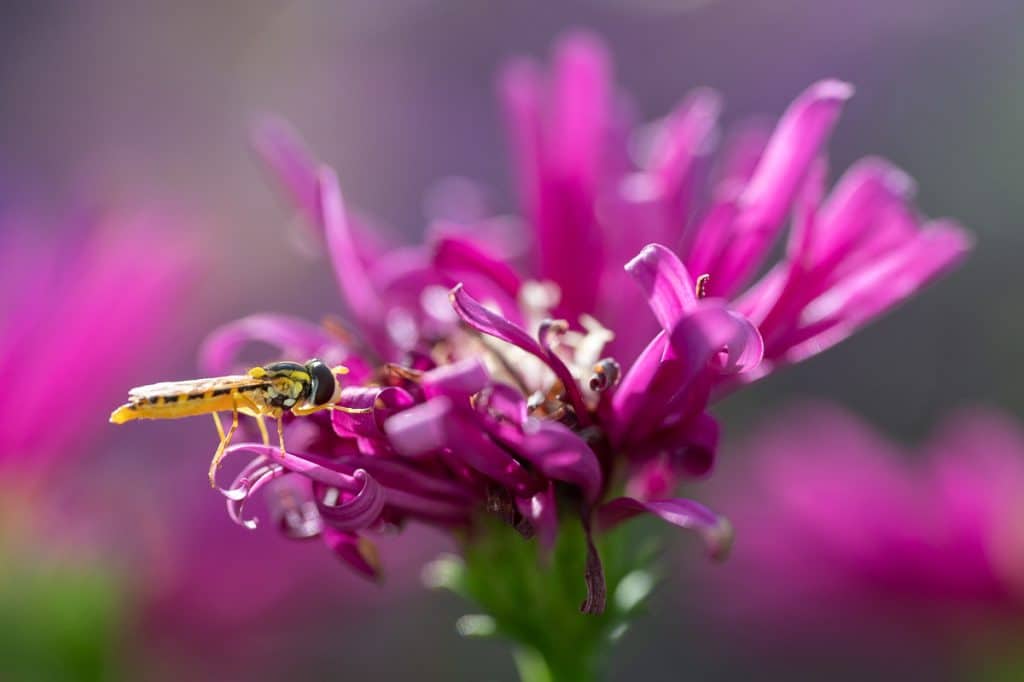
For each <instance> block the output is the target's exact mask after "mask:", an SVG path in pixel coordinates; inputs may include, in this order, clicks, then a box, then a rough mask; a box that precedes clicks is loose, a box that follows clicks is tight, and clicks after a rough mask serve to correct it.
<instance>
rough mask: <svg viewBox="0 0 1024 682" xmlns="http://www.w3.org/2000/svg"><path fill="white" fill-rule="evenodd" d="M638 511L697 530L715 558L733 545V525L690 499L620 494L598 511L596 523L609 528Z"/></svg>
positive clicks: (638, 512) (722, 556)
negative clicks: (637, 497)
mask: <svg viewBox="0 0 1024 682" xmlns="http://www.w3.org/2000/svg"><path fill="white" fill-rule="evenodd" d="M640 514H653V515H654V516H657V517H658V518H659V519H661V520H662V521H665V522H666V523H671V524H672V525H674V526H679V527H680V528H689V529H691V530H695V531H697V533H698V534H700V536H701V538H703V540H704V542H705V544H706V545H707V547H708V551H709V552H710V553H711V557H712V558H714V559H724V558H725V557H726V556H727V555H728V554H729V549H730V547H731V546H732V538H733V530H732V525H731V524H730V523H729V521H728V520H726V519H725V518H723V517H721V516H718V515H716V514H715V513H714V512H713V511H711V510H710V509H708V508H707V507H705V506H704V505H702V504H700V503H699V502H694V501H693V500H685V499H678V498H677V499H672V500H652V501H650V502H640V501H639V500H634V499H633V498H631V497H619V498H617V499H614V500H612V501H611V502H607V503H605V504H603V505H601V507H600V508H598V510H597V519H598V525H599V526H600V527H601V528H604V529H608V528H612V527H614V526H617V525H618V524H620V523H622V522H624V521H628V520H629V519H631V518H633V517H635V516H638V515H640Z"/></svg>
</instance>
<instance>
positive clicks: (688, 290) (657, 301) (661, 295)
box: [626, 244, 697, 330]
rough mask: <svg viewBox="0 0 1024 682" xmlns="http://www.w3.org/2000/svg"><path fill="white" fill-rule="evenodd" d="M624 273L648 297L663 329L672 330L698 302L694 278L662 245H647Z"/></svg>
mask: <svg viewBox="0 0 1024 682" xmlns="http://www.w3.org/2000/svg"><path fill="white" fill-rule="evenodd" d="M626 272H628V273H629V274H630V275H632V277H633V279H634V280H635V281H636V283H637V284H639V285H640V288H641V289H642V290H643V292H644V295H645V296H647V302H648V305H650V306H651V310H652V311H654V316H655V317H657V318H658V323H659V324H660V325H661V328H662V329H665V330H668V329H672V327H674V326H675V325H676V323H677V322H678V321H679V320H680V319H681V318H682V317H683V316H684V315H686V314H687V313H688V312H690V311H691V310H693V309H694V308H695V307H696V305H697V296H696V291H695V289H694V284H693V279H691V278H690V273H688V272H687V271H686V266H684V265H683V263H682V262H681V261H680V260H679V258H678V257H677V256H676V255H675V254H674V253H672V251H670V250H669V249H667V248H666V247H664V246H662V245H661V244H648V245H647V246H645V247H644V248H643V250H642V251H640V253H639V254H637V256H636V257H635V258H634V259H633V260H631V261H629V263H627V264H626Z"/></svg>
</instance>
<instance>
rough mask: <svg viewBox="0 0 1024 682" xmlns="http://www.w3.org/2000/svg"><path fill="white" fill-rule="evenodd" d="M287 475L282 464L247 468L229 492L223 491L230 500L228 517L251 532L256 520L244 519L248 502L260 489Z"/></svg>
mask: <svg viewBox="0 0 1024 682" xmlns="http://www.w3.org/2000/svg"><path fill="white" fill-rule="evenodd" d="M287 473H288V470H287V469H285V468H284V467H282V466H281V465H280V464H276V463H273V462H264V463H262V464H260V465H259V466H258V467H257V468H255V469H249V468H248V467H247V468H246V470H245V471H243V473H242V474H239V475H238V476H237V477H236V478H235V480H234V482H233V483H232V484H231V487H230V488H229V489H228V490H225V491H223V493H224V496H225V497H227V498H228V499H227V507H228V516H229V517H231V520H232V521H234V522H235V523H237V524H238V525H240V526H245V527H246V528H248V529H250V530H251V529H253V528H256V519H246V518H244V515H245V503H246V502H248V500H249V499H250V498H251V497H252V496H253V495H255V494H256V492H257V491H259V489H260V488H262V487H263V486H265V485H267V484H268V483H270V482H271V481H273V480H274V479H276V478H280V477H281V476H283V475H285V474H287Z"/></svg>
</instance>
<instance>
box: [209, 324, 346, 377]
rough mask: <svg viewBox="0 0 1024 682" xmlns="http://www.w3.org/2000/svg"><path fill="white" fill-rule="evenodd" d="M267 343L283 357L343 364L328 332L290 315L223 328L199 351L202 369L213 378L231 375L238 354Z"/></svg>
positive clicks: (337, 348)
mask: <svg viewBox="0 0 1024 682" xmlns="http://www.w3.org/2000/svg"><path fill="white" fill-rule="evenodd" d="M253 342H259V343H266V344H269V345H271V346H273V347H274V348H276V349H278V351H279V353H280V355H281V357H290V358H299V359H307V358H314V357H319V358H321V359H323V360H324V361H325V362H327V363H329V364H330V363H334V362H341V361H342V359H343V357H344V355H345V353H344V352H343V349H342V348H341V345H340V343H339V342H338V340H337V339H335V338H334V337H332V336H331V335H330V334H328V333H327V331H326V330H325V329H323V328H322V327H319V326H317V325H315V324H313V323H311V322H307V321H306V320H303V319H301V318H297V317H292V316H290V315H274V314H261V315H249V316H248V317H243V318H241V319H239V320H235V321H234V322H229V323H227V324H225V325H222V326H220V327H218V328H217V329H215V330H214V331H213V332H211V333H210V335H209V336H207V337H206V340H205V342H204V343H203V346H202V348H201V349H200V357H199V365H200V367H202V368H203V371H205V372H210V373H212V374H230V373H231V372H233V371H235V370H236V369H237V368H238V354H239V351H241V349H242V348H243V347H244V346H245V345H246V344H249V343H253Z"/></svg>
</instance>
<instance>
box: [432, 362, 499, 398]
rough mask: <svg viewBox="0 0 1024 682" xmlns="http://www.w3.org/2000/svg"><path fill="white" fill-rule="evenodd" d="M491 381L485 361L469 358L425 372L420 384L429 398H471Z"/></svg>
mask: <svg viewBox="0 0 1024 682" xmlns="http://www.w3.org/2000/svg"><path fill="white" fill-rule="evenodd" d="M489 381H490V375H489V374H488V373H487V368H486V367H484V365H483V363H482V362H481V361H480V360H478V359H477V358H469V359H466V360H461V361H459V362H456V363H453V364H451V365H442V366H440V367H438V368H436V369H432V370H430V371H429V372H424V373H423V376H422V377H421V378H420V386H421V387H422V388H423V395H424V396H426V397H427V398H428V399H429V398H434V397H436V396H439V395H449V396H452V397H464V398H469V397H470V396H471V395H473V394H474V393H478V392H479V391H481V390H483V388H484V387H485V386H487V384H488V382H489Z"/></svg>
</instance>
